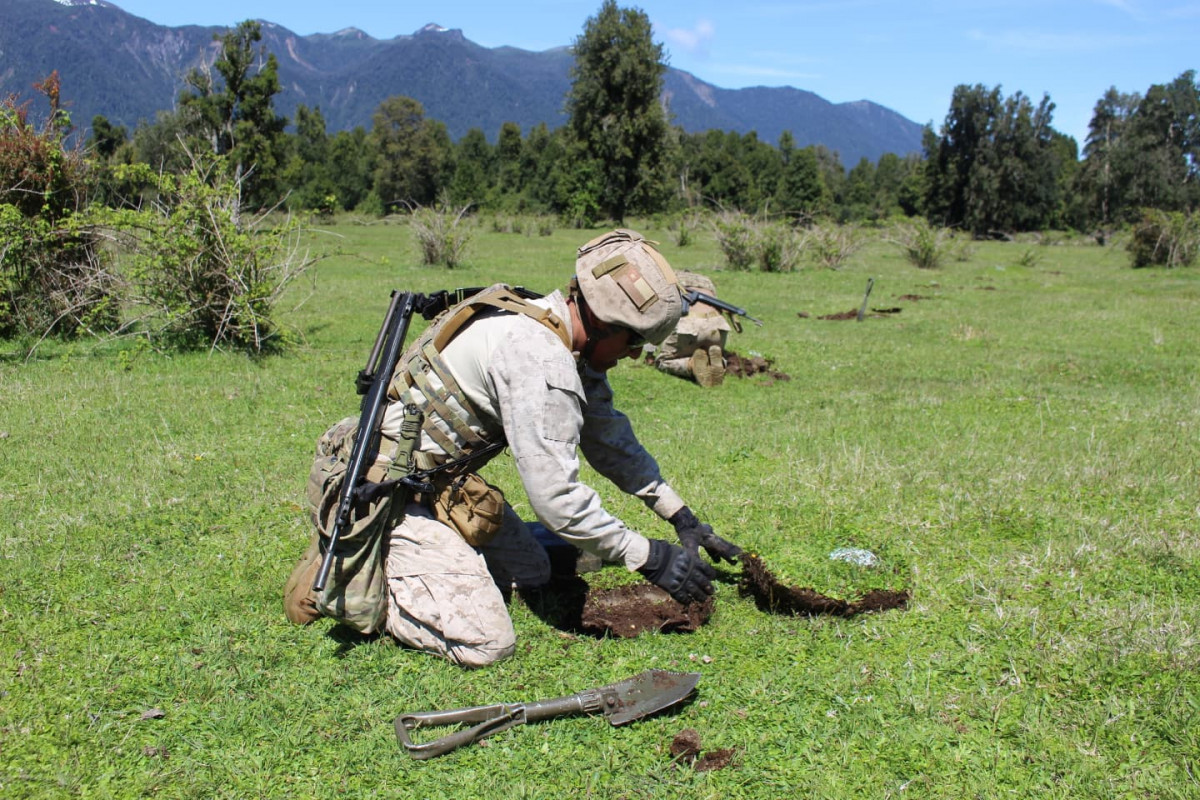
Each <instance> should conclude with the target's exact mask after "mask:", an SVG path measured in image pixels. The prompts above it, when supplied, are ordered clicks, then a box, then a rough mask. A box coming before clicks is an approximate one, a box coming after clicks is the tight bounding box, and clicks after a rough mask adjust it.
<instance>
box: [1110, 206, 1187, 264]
mask: <svg viewBox="0 0 1200 800" xmlns="http://www.w3.org/2000/svg"><path fill="white" fill-rule="evenodd" d="M1198 247H1200V219H1197V217H1196V216H1195V215H1194V214H1183V213H1180V212H1178V211H1159V210H1157V209H1146V210H1145V211H1143V212H1142V218H1141V220H1139V221H1138V222H1137V224H1135V225H1134V226H1133V234H1132V236H1131V237H1130V239H1129V242H1128V244H1126V245H1125V249H1126V250H1128V251H1129V260H1130V263H1131V264H1132V265H1133V267H1134V268H1135V269H1138V268H1141V267H1150V266H1162V267H1185V266H1188V265H1190V264H1192V263H1193V262H1194V261H1195V260H1196V251H1197V248H1198Z"/></svg>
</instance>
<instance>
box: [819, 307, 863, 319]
mask: <svg viewBox="0 0 1200 800" xmlns="http://www.w3.org/2000/svg"><path fill="white" fill-rule="evenodd" d="M817 319H832V320H842V319H858V309H857V308H852V309H850V310H849V311H839V312H838V313H836V314H822V315H821V316H819V317H817Z"/></svg>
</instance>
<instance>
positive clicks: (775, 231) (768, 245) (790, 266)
mask: <svg viewBox="0 0 1200 800" xmlns="http://www.w3.org/2000/svg"><path fill="white" fill-rule="evenodd" d="M756 234H757V240H758V242H757V245H756V247H757V250H758V266H759V268H760V269H762V271H763V272H795V271H796V268H797V267H798V266H799V264H800V256H801V255H802V254H803V252H804V244H805V242H804V239H803V238H802V237H801V236H800V234H798V233H797V232H796V230H795V229H794V228H792V226H791V225H789V224H787V223H775V224H773V225H759V226H758V227H757V230H756Z"/></svg>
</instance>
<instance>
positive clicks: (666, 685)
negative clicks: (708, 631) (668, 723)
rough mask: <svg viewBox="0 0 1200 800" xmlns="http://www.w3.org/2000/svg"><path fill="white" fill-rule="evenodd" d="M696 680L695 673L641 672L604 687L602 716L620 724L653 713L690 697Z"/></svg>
mask: <svg viewBox="0 0 1200 800" xmlns="http://www.w3.org/2000/svg"><path fill="white" fill-rule="evenodd" d="M699 681H700V673H699V672H667V671H666V670H661V669H652V670H649V671H648V672H643V673H642V674H641V675H635V676H633V677H632V678H629V679H628V680H624V681H621V682H620V683H615V684H613V685H612V686H609V687H606V689H607V690H608V691H605V692H604V695H605V706H604V715H605V716H606V717H608V721H609V722H611V723H612V724H613V725H624V724H625V723H627V722H633V721H634V720H639V719H641V718H642V717H648V716H650V715H651V714H657V713H658V712H659V711H663V710H665V709H668V708H670V707H671V706H673V705H676V704H677V703H681V702H683V701H684V700H686V699H687V698H688V697H690V696H691V694H692V692H694V691H695V690H696V684H697V683H698V682H699Z"/></svg>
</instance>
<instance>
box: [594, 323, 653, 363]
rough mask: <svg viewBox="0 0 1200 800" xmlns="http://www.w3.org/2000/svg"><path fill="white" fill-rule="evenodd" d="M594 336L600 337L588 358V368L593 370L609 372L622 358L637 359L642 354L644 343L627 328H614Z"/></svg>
mask: <svg viewBox="0 0 1200 800" xmlns="http://www.w3.org/2000/svg"><path fill="white" fill-rule="evenodd" d="M593 335H599V338H597V339H596V346H595V347H594V348H593V349H592V353H591V356H590V357H589V358H588V366H590V367H591V368H592V369H595V370H599V371H600V372H607V371H608V370H610V369H612V368H613V367H615V366H616V365H617V363H618V362H619V361H620V360H621V359H622V358H637V357H638V356H640V355H641V354H642V343H641V342H640V341H637V336H636V335H635V334H634V333H633V331H631V330H629V329H627V328H618V327H615V326H613V327H609V328H607V329H605V330H603V331H598V332H597V333H594V334H593Z"/></svg>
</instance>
